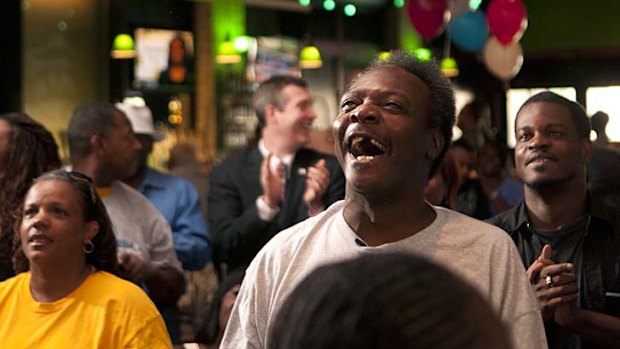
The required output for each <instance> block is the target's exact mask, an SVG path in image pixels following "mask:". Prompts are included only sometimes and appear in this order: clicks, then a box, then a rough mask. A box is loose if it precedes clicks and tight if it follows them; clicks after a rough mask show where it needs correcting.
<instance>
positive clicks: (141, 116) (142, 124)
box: [115, 103, 164, 142]
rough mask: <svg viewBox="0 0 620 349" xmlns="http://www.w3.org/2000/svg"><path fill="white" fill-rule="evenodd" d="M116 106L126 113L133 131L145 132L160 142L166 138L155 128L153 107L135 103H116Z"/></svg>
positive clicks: (137, 132)
mask: <svg viewBox="0 0 620 349" xmlns="http://www.w3.org/2000/svg"><path fill="white" fill-rule="evenodd" d="M115 106H116V108H117V109H119V110H120V111H122V112H123V113H125V115H127V118H128V119H129V122H131V127H132V129H133V133H136V134H145V135H149V136H151V137H152V138H153V141H154V142H159V141H161V140H162V139H164V136H163V135H162V134H161V133H159V132H157V131H156V130H155V126H154V125H153V113H151V109H149V107H147V106H146V105H133V104H129V103H116V104H115Z"/></svg>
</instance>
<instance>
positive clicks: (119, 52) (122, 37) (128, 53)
mask: <svg viewBox="0 0 620 349" xmlns="http://www.w3.org/2000/svg"><path fill="white" fill-rule="evenodd" d="M110 56H112V58H114V59H129V58H135V57H136V47H135V44H134V41H133V38H132V37H131V35H129V34H125V33H121V34H118V35H116V37H115V38H114V41H113V42H112V51H111V52H110Z"/></svg>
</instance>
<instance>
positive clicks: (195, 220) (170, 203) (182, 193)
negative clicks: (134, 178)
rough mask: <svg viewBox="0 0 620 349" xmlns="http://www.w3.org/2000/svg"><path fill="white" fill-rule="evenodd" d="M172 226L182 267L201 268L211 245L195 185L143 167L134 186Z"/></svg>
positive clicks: (208, 256) (205, 262) (211, 250)
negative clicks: (142, 178)
mask: <svg viewBox="0 0 620 349" xmlns="http://www.w3.org/2000/svg"><path fill="white" fill-rule="evenodd" d="M138 191H140V192H141V193H142V194H144V196H146V197H147V198H148V199H149V201H151V203H153V205H154V206H155V207H156V208H157V209H158V210H159V212H161V214H162V215H163V216H164V217H165V218H166V220H167V221H168V224H170V228H172V238H173V240H174V248H175V250H176V253H177V258H178V259H179V261H181V263H182V264H183V269H185V270H198V269H201V268H203V267H204V266H205V265H206V264H207V262H208V261H209V260H210V259H211V254H212V252H213V248H212V246H211V239H210V237H209V232H208V230H207V225H206V224H205V219H204V216H203V215H202V210H201V208H200V199H199V196H198V192H197V190H196V188H195V187H194V186H193V185H192V184H191V183H190V182H189V181H187V180H185V179H183V178H180V177H175V176H171V175H168V174H164V173H161V172H158V171H155V170H153V169H150V168H149V169H147V170H146V174H145V176H144V180H143V181H142V183H141V184H140V186H139V187H138Z"/></svg>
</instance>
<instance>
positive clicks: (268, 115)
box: [265, 104, 278, 125]
mask: <svg viewBox="0 0 620 349" xmlns="http://www.w3.org/2000/svg"><path fill="white" fill-rule="evenodd" d="M277 111H278V108H276V106H275V105H273V104H267V106H266V107H265V125H271V124H273V123H275V122H277V118H276V112H277Z"/></svg>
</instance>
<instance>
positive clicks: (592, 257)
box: [491, 92, 620, 349]
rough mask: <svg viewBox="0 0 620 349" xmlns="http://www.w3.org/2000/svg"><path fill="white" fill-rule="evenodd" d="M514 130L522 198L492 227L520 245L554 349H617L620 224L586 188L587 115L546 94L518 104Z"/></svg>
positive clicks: (570, 103)
mask: <svg viewBox="0 0 620 349" xmlns="http://www.w3.org/2000/svg"><path fill="white" fill-rule="evenodd" d="M515 130H516V139H517V144H516V147H515V162H516V169H517V173H518V174H519V176H520V177H521V180H522V181H523V183H524V184H525V188H524V189H525V190H524V192H525V200H524V201H523V202H521V203H520V204H519V205H517V206H516V207H514V208H513V209H510V210H508V211H506V212H504V213H502V214H500V215H498V216H496V217H494V218H493V219H491V223H494V224H495V225H497V226H499V227H500V228H502V229H504V230H506V231H507V232H508V233H510V235H511V236H512V238H513V240H514V241H515V243H516V244H517V249H518V250H519V253H520V255H521V258H522V259H523V262H524V264H525V267H526V268H528V270H527V273H528V277H529V279H530V281H531V282H532V284H533V286H534V289H535V291H536V295H537V297H538V299H539V301H540V306H541V311H542V315H543V319H544V320H545V329H546V333H547V340H548V342H549V348H551V349H554V348H563V349H572V348H620V336H618V333H620V220H619V219H618V214H617V212H614V211H615V210H613V209H611V208H610V207H606V206H605V205H603V203H602V202H601V201H600V200H597V198H595V197H591V196H590V195H589V194H588V192H587V190H586V164H587V161H588V158H589V155H590V152H591V143H590V141H589V135H590V124H589V120H588V117H587V115H586V113H585V110H584V109H583V107H582V106H581V105H579V104H577V103H575V102H571V101H569V100H567V99H565V98H564V97H561V96H559V95H556V94H554V93H552V92H542V93H540V94H537V95H535V96H532V97H530V98H529V99H528V100H527V101H526V102H525V103H524V104H523V106H521V109H520V110H519V112H518V113H517V119H516V122H515Z"/></svg>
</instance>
